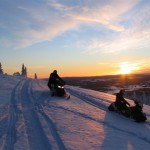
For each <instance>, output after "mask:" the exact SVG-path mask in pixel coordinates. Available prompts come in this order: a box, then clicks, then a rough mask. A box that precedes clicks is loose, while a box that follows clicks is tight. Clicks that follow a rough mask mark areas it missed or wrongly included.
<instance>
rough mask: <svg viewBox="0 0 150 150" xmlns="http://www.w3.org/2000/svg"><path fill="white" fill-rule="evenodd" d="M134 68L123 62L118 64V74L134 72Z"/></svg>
mask: <svg viewBox="0 0 150 150" xmlns="http://www.w3.org/2000/svg"><path fill="white" fill-rule="evenodd" d="M135 68H136V67H135V66H134V65H132V64H128V62H123V63H121V64H120V71H119V72H120V73H121V74H129V73H131V72H132V71H134V70H135Z"/></svg>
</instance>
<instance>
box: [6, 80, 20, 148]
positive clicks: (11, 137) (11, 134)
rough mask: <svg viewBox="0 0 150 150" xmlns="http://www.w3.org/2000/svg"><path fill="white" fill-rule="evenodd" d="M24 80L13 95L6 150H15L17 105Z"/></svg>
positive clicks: (18, 84)
mask: <svg viewBox="0 0 150 150" xmlns="http://www.w3.org/2000/svg"><path fill="white" fill-rule="evenodd" d="M22 82H23V80H21V81H19V82H18V83H17V85H16V86H15V87H14V89H13V91H12V94H11V100H10V106H9V119H8V127H7V133H6V140H5V143H4V148H3V149H5V150H13V149H14V143H15V141H16V128H15V125H16V122H17V119H18V118H17V113H18V112H17V103H16V99H17V97H18V93H17V90H18V89H20V86H21V83H22Z"/></svg>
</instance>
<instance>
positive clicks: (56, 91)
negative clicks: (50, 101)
mask: <svg viewBox="0 0 150 150" xmlns="http://www.w3.org/2000/svg"><path fill="white" fill-rule="evenodd" d="M64 85H65V84H64V83H63V82H59V83H58V84H55V85H54V84H51V91H52V94H51V96H58V97H65V98H67V99H70V95H69V94H68V93H67V92H66V90H65V88H64Z"/></svg>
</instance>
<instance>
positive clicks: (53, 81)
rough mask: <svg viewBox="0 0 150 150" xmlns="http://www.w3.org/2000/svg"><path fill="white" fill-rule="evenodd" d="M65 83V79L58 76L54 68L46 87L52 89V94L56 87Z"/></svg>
mask: <svg viewBox="0 0 150 150" xmlns="http://www.w3.org/2000/svg"><path fill="white" fill-rule="evenodd" d="M63 85H65V81H64V80H63V79H62V78H61V77H59V75H58V74H57V70H54V71H53V72H52V73H51V74H50V77H49V80H48V87H49V89H50V90H51V91H52V96H53V95H55V93H56V90H57V87H58V86H63Z"/></svg>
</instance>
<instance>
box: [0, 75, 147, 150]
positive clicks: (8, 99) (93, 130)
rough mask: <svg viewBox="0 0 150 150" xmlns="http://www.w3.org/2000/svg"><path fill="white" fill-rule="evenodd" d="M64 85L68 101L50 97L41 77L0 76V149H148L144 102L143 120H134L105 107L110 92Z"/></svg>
mask: <svg viewBox="0 0 150 150" xmlns="http://www.w3.org/2000/svg"><path fill="white" fill-rule="evenodd" d="M66 88H67V91H68V92H69V93H70V95H71V99H70V100H67V99H65V98H59V97H51V95H50V92H49V90H48V88H47V83H46V82H45V81H42V80H33V79H25V78H21V77H13V76H4V75H0V149H1V150H141V149H142V150H148V149H149V147H150V123H149V122H150V107H149V106H146V105H144V112H145V113H146V115H147V118H148V120H147V122H146V123H136V122H134V121H133V120H131V119H129V118H125V117H123V116H121V115H119V114H115V113H112V112H109V111H108V110H107V107H108V105H109V104H110V103H111V102H112V101H114V100H115V97H114V96H113V95H110V94H106V93H102V92H97V91H92V90H87V89H81V88H78V87H71V86H66ZM128 101H129V102H130V104H131V105H132V104H133V103H132V101H131V100H128Z"/></svg>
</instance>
